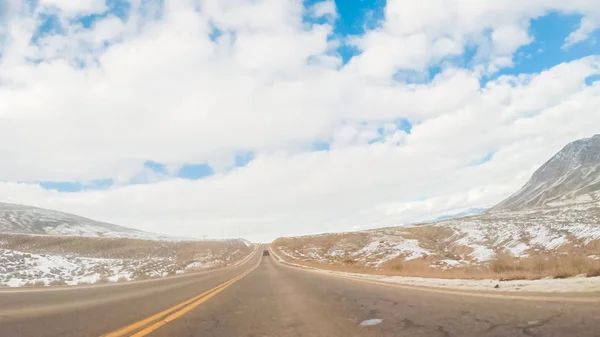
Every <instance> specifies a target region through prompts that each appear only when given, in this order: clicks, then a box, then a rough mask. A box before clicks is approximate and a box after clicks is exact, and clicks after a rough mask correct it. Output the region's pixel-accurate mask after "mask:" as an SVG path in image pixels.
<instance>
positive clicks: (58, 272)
mask: <svg viewBox="0 0 600 337" xmlns="http://www.w3.org/2000/svg"><path fill="white" fill-rule="evenodd" d="M238 252H239V251H236V252H234V253H232V254H231V255H229V256H227V257H226V258H223V257H222V256H221V257H218V256H214V255H213V254H212V253H210V252H209V253H206V254H198V255H197V256H196V258H195V259H194V261H193V262H189V263H187V264H184V265H182V264H181V263H180V262H179V261H177V260H176V259H175V258H159V257H148V258H145V259H105V258H90V257H79V256H73V255H54V254H33V253H27V252H21V251H16V250H9V249H0V286H8V287H20V286H44V285H77V284H91V283H98V282H109V281H110V282H116V281H129V280H133V279H138V278H147V277H164V276H167V275H171V274H181V273H183V272H185V271H194V270H201V269H209V268H215V267H218V266H219V265H220V264H221V263H222V262H224V261H225V260H229V258H231V256H233V255H235V254H236V253H238Z"/></svg>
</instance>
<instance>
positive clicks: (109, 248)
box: [0, 234, 251, 261]
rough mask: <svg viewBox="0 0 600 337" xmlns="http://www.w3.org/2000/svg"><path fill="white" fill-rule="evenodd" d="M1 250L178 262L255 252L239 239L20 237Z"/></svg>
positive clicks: (1, 243) (4, 241)
mask: <svg viewBox="0 0 600 337" xmlns="http://www.w3.org/2000/svg"><path fill="white" fill-rule="evenodd" d="M0 248H4V249H10V250H17V251H22V252H27V253H35V254H57V255H65V254H68V255H76V256H81V257H94V258H113V259H146V258H148V257H154V258H175V259H177V260H178V261H186V260H194V259H195V258H196V257H197V256H199V255H201V254H204V253H207V252H212V254H213V255H216V256H219V255H227V254H229V253H232V252H234V251H236V250H239V251H240V252H242V253H243V254H239V257H243V256H245V255H247V253H249V252H250V251H251V248H249V247H247V246H246V245H245V244H244V243H242V242H241V241H239V240H228V241H182V242H165V241H150V240H136V239H115V238H85V237H65V236H35V235H16V234H2V235H0Z"/></svg>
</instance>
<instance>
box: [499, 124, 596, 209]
mask: <svg viewBox="0 0 600 337" xmlns="http://www.w3.org/2000/svg"><path fill="white" fill-rule="evenodd" d="M599 197H600V135H595V136H593V137H591V138H585V139H580V140H577V141H574V142H572V143H569V144H568V145H567V146H565V147H564V148H563V149H562V150H560V151H559V152H558V153H557V154H556V155H554V157H552V158H550V160H548V161H547V162H546V163H545V164H544V165H542V166H541V167H540V168H539V169H538V170H537V171H535V173H534V174H533V176H532V177H531V179H529V181H528V182H527V183H526V184H525V186H523V187H522V188H521V189H520V190H519V191H517V192H516V193H515V194H513V195H511V196H510V197H508V198H507V199H506V200H504V201H502V202H501V203H499V204H498V205H496V206H494V207H492V208H491V209H490V211H491V212H497V211H515V210H523V209H529V208H535V207H541V206H561V205H563V204H568V203H577V202H587V201H593V200H597V199H598V198H599Z"/></svg>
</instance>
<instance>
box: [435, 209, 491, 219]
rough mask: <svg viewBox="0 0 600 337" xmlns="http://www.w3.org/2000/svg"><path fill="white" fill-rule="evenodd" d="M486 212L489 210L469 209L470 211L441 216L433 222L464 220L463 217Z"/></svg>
mask: <svg viewBox="0 0 600 337" xmlns="http://www.w3.org/2000/svg"><path fill="white" fill-rule="evenodd" d="M486 210H487V208H469V209H468V210H466V211H462V212H460V213H456V214H448V215H442V216H439V217H437V218H435V219H434V220H433V221H441V220H449V219H456V218H462V217H465V216H470V215H477V214H481V213H483V212H485V211H486Z"/></svg>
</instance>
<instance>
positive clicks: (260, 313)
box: [0, 253, 600, 337]
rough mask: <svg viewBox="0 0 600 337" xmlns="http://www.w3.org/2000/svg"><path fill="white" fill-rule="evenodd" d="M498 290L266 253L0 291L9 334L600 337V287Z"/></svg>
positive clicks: (4, 330) (4, 332)
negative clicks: (111, 280) (339, 268)
mask: <svg viewBox="0 0 600 337" xmlns="http://www.w3.org/2000/svg"><path fill="white" fill-rule="evenodd" d="M493 296H495V295H492V297H489V295H487V294H479V293H464V292H462V293H446V292H437V291H430V290H419V289H411V288H405V287H395V286H389V285H381V284H374V283H365V282H361V281H356V280H351V279H346V278H341V277H336V276H330V275H324V274H322V273H317V272H313V271H308V270H302V269H298V268H295V267H290V266H286V265H282V264H280V263H279V262H277V261H276V259H275V258H274V257H269V256H265V257H262V256H261V254H258V253H257V254H255V255H254V256H253V257H252V258H251V259H250V260H248V262H247V263H245V264H243V265H240V266H237V267H231V268H227V269H223V270H216V271H210V272H205V273H200V274H194V275H185V276H182V277H174V278H166V279H160V280H152V281H146V282H135V283H124V284H111V285H105V286H94V287H82V288H66V289H65V288H58V289H57V290H51V289H40V290H17V291H15V290H8V291H0V337H19V336H24V337H25V336H36V337H38V336H77V337H81V336H107V337H120V336H136V337H142V336H153V337H154V336H169V337H180V336H181V337H187V336H189V337H191V336H202V337H205V336H219V337H235V336H247V337H250V336H252V337H266V336H273V337H276V336H277V337H287V336H324V337H325V336H326V337H335V336H343V337H349V336H378V337H381V336H395V337H403V336H406V337H418V336H427V337H438V336H439V337H449V336H457V337H469V336H474V337H475V336H476V337H482V336H511V337H513V336H557V337H564V336H569V337H575V336H582V337H583V336H590V337H592V336H593V337H598V336H600V301H596V300H597V299H599V295H598V294H587V295H564V294H563V295H543V296H542V297H536V296H535V295H532V297H528V296H525V297H522V296H523V295H522V294H521V295H519V296H507V297H501V298H497V297H493Z"/></svg>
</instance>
